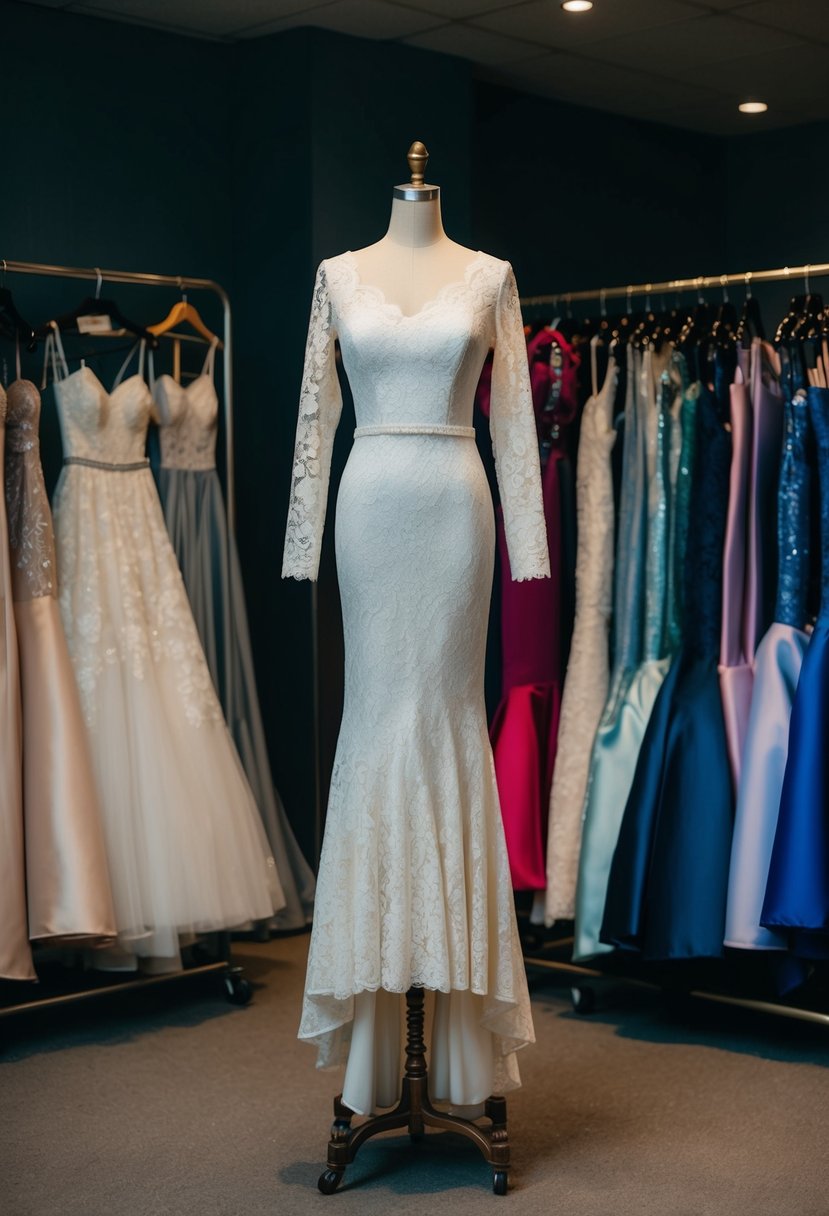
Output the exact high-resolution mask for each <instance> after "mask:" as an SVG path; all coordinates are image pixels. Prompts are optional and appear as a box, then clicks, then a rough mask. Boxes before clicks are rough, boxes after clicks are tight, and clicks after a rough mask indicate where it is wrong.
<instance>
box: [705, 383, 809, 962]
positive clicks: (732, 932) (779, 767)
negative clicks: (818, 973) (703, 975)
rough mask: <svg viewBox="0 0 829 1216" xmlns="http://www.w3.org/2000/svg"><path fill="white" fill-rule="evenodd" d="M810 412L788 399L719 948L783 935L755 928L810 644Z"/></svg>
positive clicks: (779, 945) (770, 945) (777, 940)
mask: <svg viewBox="0 0 829 1216" xmlns="http://www.w3.org/2000/svg"><path fill="white" fill-rule="evenodd" d="M808 438H809V406H808V401H807V398H806V394H805V392H795V393H792V392H791V391H789V392H787V403H786V407H785V430H784V440H783V454H782V460H781V465H780V488H779V493H778V496H777V497H778V514H777V547H778V565H779V572H778V582H777V603H776V606H775V610H774V622H773V624H772V625H771V626H770V627H769V629H768V631H767V632H766V634H765V636H764V637H763V639H762V641H761V642H760V645H759V646H758V648H757V655H756V659H755V664H754V691H753V694H752V699H751V713H750V714H749V719H748V727H747V731H746V740H745V750H744V753H743V764H742V771H741V774H740V785H739V792H738V796H737V815H736V819H735V822H734V841H733V844H732V848H731V871H730V875H729V879H728V911H727V915H726V923H725V944H726V946H734V947H737V948H739V949H743V950H783V949H785V948H786V946H787V944H788V942H787V938H786V934H785V933H783V932H780V931H775V930H772V929H765V928H763V927H762V925H761V924H760V915H761V911H762V907H763V898H764V896H765V891H766V882H767V880H768V874H769V864H770V861H771V854H772V846H773V844H774V834H775V830H776V828H777V820H778V814H779V810H780V795H781V791H782V788H783V775H784V773H785V769H786V757H787V754H788V746H789V721H790V718H791V712H792V702H793V700H794V696H795V690H796V688H797V685H798V680H799V678H800V671H801V667H802V665H803V656H804V655H805V653H806V647H807V645H808V642H809V635H808V634H807V633H806V631H805V629H804V625H805V623H806V618H807V598H808V587H809V489H810V469H809V460H808V453H807V444H808Z"/></svg>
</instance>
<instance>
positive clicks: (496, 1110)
mask: <svg viewBox="0 0 829 1216" xmlns="http://www.w3.org/2000/svg"><path fill="white" fill-rule="evenodd" d="M423 1023H424V1013H423V989H422V988H410V989H409V991H408V992H407V993H406V1028H407V1032H408V1036H407V1041H406V1072H405V1074H404V1077H403V1092H402V1094H401V1097H400V1102H399V1104H398V1105H397V1106H396V1107H395V1108H394V1110H391V1111H389V1112H388V1113H387V1114H385V1115H374V1116H372V1117H371V1118H369V1119H366V1120H365V1122H363V1123H361V1124H360V1125H359V1126H358V1127H355V1128H352V1126H351V1120H352V1118H353V1117H354V1112H353V1111H351V1110H349V1109H348V1107H347V1106H344V1105H343V1101H342V1094H340V1096H339V1097H337V1098H335V1099H334V1122H333V1124H332V1127H331V1139H330V1140H329V1142H328V1166H327V1168H326V1169H325V1170H324V1171H323V1173H322V1174H321V1176H320V1180H319V1183H318V1186H319V1189H320V1190H321V1191H322V1193H323V1195H332V1194H333V1193H334V1191H336V1189H337V1187H338V1186H339V1185H340V1183H341V1182H342V1179H343V1175H344V1174H345V1170H346V1166H347V1165H349V1164H350V1163H351V1162H352V1161H353V1160H354V1158H355V1157H356V1155H357V1152H358V1150H359V1148H360V1146H361V1145H363V1144H365V1142H366V1140H368V1139H369V1138H370V1137H371V1136H376V1135H377V1134H378V1133H379V1132H387V1131H392V1130H393V1129H396V1128H401V1127H405V1128H408V1130H409V1134H410V1135H411V1137H412V1138H413V1139H419V1138H420V1137H421V1136H422V1135H423V1134H424V1133H425V1130H426V1128H427V1127H436V1128H439V1129H441V1130H443V1131H448V1132H458V1133H459V1134H460V1135H461V1136H466V1137H467V1139H469V1140H472V1141H473V1143H475V1144H477V1146H478V1148H479V1149H480V1150H481V1153H482V1154H483V1156H484V1159H485V1160H486V1161H488V1162H489V1164H490V1165H491V1166H492V1189H493V1190H494V1192H495V1194H496V1195H506V1193H507V1185H508V1181H509V1177H508V1175H509V1140H508V1138H507V1103H506V1099H504V1098H488V1099H487V1101H486V1104H485V1107H484V1114H485V1115H486V1117H487V1118H488V1119H489V1120H490V1124H491V1126H490V1127H488V1128H487V1127H480V1126H479V1125H478V1124H477V1123H473V1122H472V1120H471V1119H462V1118H460V1116H458V1115H447V1114H444V1113H443V1111H439V1110H436V1109H435V1108H434V1106H432V1104H431V1102H430V1101H429V1088H428V1076H427V1070H426V1047H425V1044H424V1042H423Z"/></svg>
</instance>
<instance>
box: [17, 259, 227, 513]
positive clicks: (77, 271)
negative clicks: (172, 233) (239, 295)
mask: <svg viewBox="0 0 829 1216" xmlns="http://www.w3.org/2000/svg"><path fill="white" fill-rule="evenodd" d="M3 270H4V272H6V271H7V272H9V273H14V274H31V275H40V276H42V277H44V278H54V279H81V280H86V279H91V280H92V282H93V283H97V284H98V286H99V287H100V284H101V282H102V281H103V282H107V283H123V284H130V283H131V284H133V285H137V286H144V287H177V288H178V289H179V291H191V290H193V291H212V292H213V293H214V295H217V296H218V297H219V299H220V301H221V304H222V312H223V315H224V335H223V338H222V342H223V347H224V358H223V360H222V374H223V386H222V387H223V392H224V424H225V466H226V472H225V477H226V480H225V486H226V499H227V522H228V528H229V530H230V533H231V535H235V533H236V494H235V477H234V468H233V462H234V447H233V350H232V345H231V341H232V332H231V315H230V299H229V297H228V294H227V292H226V291H225V289H224V287H222V285H221V283H217V282H216V281H215V280H214V279H195V278H192V277H191V276H189V275H180V274H145V273H143V272H138V271H134V270H104V269H102V268H101V267H98V266H95V267H91V268H90V267H78V266H52V265H48V264H47V263H44V262H12V261H7V260H6V259H5V258H4V259H3Z"/></svg>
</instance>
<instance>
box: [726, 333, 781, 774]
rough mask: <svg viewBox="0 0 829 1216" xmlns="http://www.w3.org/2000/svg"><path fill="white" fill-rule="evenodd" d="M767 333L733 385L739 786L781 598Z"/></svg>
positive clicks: (729, 567) (729, 616)
mask: <svg viewBox="0 0 829 1216" xmlns="http://www.w3.org/2000/svg"><path fill="white" fill-rule="evenodd" d="M766 349H767V348H766V346H765V344H764V343H763V342H761V340H760V339H759V338H756V339H755V340H754V342H753V343H752V346H751V349H750V351H743V350H740V351H739V355H738V357H739V364H738V368H737V372H736V379H735V383H734V384H733V385H732V386H731V428H732V443H733V455H732V465H731V490H730V495H729V510H728V524H727V527H726V540H725V553H724V559H723V560H724V571H723V618H722V640H721V649H720V689H721V692H722V698H723V713H724V717H725V729H726V735H727V738H728V755H729V763H730V765H731V772H732V776H733V781H734V787H735V789H736V788H738V786H739V781H740V772H741V765H742V755H743V748H744V746H745V736H746V730H747V728H748V718H749V714H750V709H751V700H752V685H753V682H754V663H755V652H756V649H757V645H758V643H759V641H760V638H761V637H762V636H763V634H764V633H765V631H766V629H767V628H768V626H769V624H770V623H771V613H772V608H773V605H774V592H773V591H770V587H773V586H774V582H773V573H774V567H775V560H774V558H775V555H774V546H775V532H776V518H775V515H776V512H775V507H776V502H777V476H778V469H779V463H780V444H781V436H782V424H783V406H782V400H781V396H780V390H779V387H778V384H777V379H776V376H775V375H774V373H773V372H772V370H771V367H770V366H769V359H768V355H767V353H766Z"/></svg>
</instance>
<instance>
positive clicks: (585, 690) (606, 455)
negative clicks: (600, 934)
mask: <svg viewBox="0 0 829 1216" xmlns="http://www.w3.org/2000/svg"><path fill="white" fill-rule="evenodd" d="M592 353H593V354H594V356H595V352H592ZM594 362H595V358H594ZM618 374H619V371H618V367H617V364H616V361H615V360H614V359H612V358H611V360H610V362H609V364H608V368H607V373H606V375H605V380H604V384H603V385H602V388H601V391H599V389H598V386H597V385H596V381H595V378H594V381H593V396H592V397H591V398H590V400H589V401H588V402H587V403H586V405H585V407H584V410H583V411H582V418H581V428H580V431H579V450H578V463H577V470H576V507H577V512H578V558H577V565H576V619H575V624H574V626H573V638H572V641H571V643H570V659H569V662H568V664H567V674H566V678H565V683H564V695H563V697H562V702H561V719H560V723H559V734H558V748H557V755H556V766H555V770H554V772H553V785H552V792H551V795H550V816H549V828H548V834H547V893H546V903H545V920H546V922H547V924H548V925H552V924H553V922H554V921H556V920H562V919H568V920H569V919H571V918H572V917H573V916H574V915H575V900H576V876H577V873H578V865H579V851H580V846H581V831H582V810H583V808H584V795H585V790H586V788H587V774H588V770H589V767H590V752H591V749H592V746H593V739H594V738H595V735H596V730H597V728H598V725H599V720H600V718H601V716H602V709H603V708H604V705H605V702H606V700H607V692H608V683H609V680H610V663H609V651H608V633H609V628H610V612H611V600H612V590H613V478H612V473H611V468H610V453H611V449H612V447H613V443H614V441H615V438H616V432H615V430H614V428H613V411H614V403H615V397H616V381H617V378H618Z"/></svg>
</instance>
